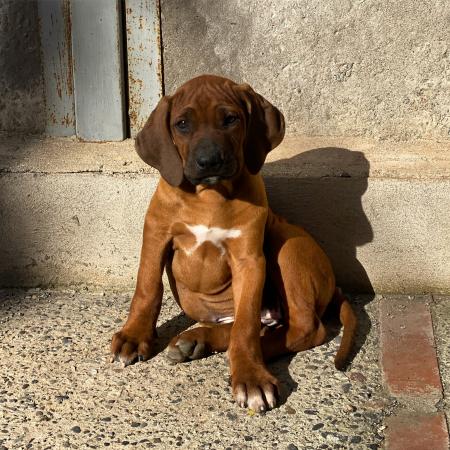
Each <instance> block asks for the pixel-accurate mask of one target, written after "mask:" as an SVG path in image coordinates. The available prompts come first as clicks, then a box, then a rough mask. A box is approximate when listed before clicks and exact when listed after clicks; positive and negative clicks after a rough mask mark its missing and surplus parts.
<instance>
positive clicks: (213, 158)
mask: <svg viewBox="0 0 450 450" xmlns="http://www.w3.org/2000/svg"><path fill="white" fill-rule="evenodd" d="M195 162H196V164H197V166H198V168H199V169H201V170H211V169H220V168H221V167H222V164H223V158H222V155H221V154H220V152H218V151H214V152H202V153H200V154H198V155H197V157H196V158H195Z"/></svg>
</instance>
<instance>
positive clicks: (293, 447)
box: [286, 444, 298, 450]
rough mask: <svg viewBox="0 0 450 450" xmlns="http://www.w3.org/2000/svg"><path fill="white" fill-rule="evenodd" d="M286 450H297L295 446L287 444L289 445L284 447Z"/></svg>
mask: <svg viewBox="0 0 450 450" xmlns="http://www.w3.org/2000/svg"><path fill="white" fill-rule="evenodd" d="M286 449H287V450H298V447H297V446H296V445H294V444H289V445H288V446H287V447H286Z"/></svg>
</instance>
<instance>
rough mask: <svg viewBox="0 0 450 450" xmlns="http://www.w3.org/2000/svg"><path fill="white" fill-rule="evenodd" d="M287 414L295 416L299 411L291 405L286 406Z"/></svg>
mask: <svg viewBox="0 0 450 450" xmlns="http://www.w3.org/2000/svg"><path fill="white" fill-rule="evenodd" d="M286 412H287V413H288V414H295V413H296V412H297V411H296V410H295V409H294V408H292V407H291V406H289V405H286Z"/></svg>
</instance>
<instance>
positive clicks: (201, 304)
mask: <svg viewBox="0 0 450 450" xmlns="http://www.w3.org/2000/svg"><path fill="white" fill-rule="evenodd" d="M217 253H218V252H217V249H214V248H208V246H207V245H206V244H204V245H202V247H201V248H199V249H197V250H196V251H195V252H193V253H192V254H187V253H186V252H184V251H182V250H178V251H175V253H174V256H173V260H172V274H173V278H174V280H175V283H176V288H177V293H178V301H179V303H180V306H181V308H182V309H183V311H184V312H185V313H186V314H187V315H188V316H189V317H191V318H192V319H194V320H196V321H198V322H212V323H217V322H220V321H221V320H223V319H224V318H226V317H230V316H233V294H232V288H231V271H230V268H229V266H228V263H227V261H226V258H224V257H223V256H222V255H219V254H217Z"/></svg>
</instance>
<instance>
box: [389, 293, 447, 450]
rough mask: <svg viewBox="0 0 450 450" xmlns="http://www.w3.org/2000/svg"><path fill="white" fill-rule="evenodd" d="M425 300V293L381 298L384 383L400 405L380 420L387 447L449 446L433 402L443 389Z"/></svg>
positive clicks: (414, 449) (420, 449) (399, 449)
mask: <svg viewBox="0 0 450 450" xmlns="http://www.w3.org/2000/svg"><path fill="white" fill-rule="evenodd" d="M431 302H432V297H431V296H416V297H406V296H401V297H400V296H399V297H397V298H396V297H394V298H392V297H390V298H389V299H386V298H382V299H381V303H380V346H381V366H382V372H383V380H384V385H385V387H386V389H387V391H388V392H389V393H390V394H391V395H392V396H393V397H395V398H397V400H398V401H399V403H401V404H402V406H403V408H402V409H401V410H399V411H398V412H397V413H396V414H395V415H393V416H391V417H388V418H387V419H386V432H385V438H386V449H388V450H426V449H427V450H428V449H430V450H431V449H433V450H441V449H442V450H444V449H445V450H447V449H448V448H449V435H448V429H447V423H446V420H445V415H444V414H443V413H442V412H439V411H437V410H436V406H435V405H436V403H437V402H438V401H439V400H441V399H442V396H443V392H442V384H441V379H440V375H439V364H438V360H437V356H436V350H435V342H434V333H433V324H432V319H431V311H430V303H431Z"/></svg>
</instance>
